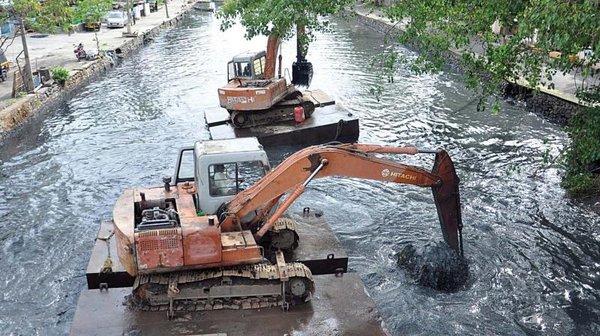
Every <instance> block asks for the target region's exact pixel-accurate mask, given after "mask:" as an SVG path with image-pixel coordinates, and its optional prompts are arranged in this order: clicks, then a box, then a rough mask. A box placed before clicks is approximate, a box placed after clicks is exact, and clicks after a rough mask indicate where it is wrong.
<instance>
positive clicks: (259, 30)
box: [219, 0, 354, 47]
mask: <svg viewBox="0 0 600 336" xmlns="http://www.w3.org/2000/svg"><path fill="white" fill-rule="evenodd" d="M353 3H354V0H311V1H308V0H226V1H225V3H224V4H223V6H222V7H221V9H220V12H219V17H221V18H222V19H223V22H222V24H221V28H222V29H228V28H229V27H231V26H232V25H233V24H235V23H236V22H237V20H238V19H239V20H240V22H241V23H242V25H244V27H245V28H246V38H248V39H251V38H253V37H255V36H258V35H266V36H269V35H276V36H277V37H279V38H281V39H287V38H290V37H291V36H292V35H293V33H294V30H293V28H294V27H295V26H296V25H300V26H302V27H305V28H306V29H307V35H306V36H307V39H310V38H312V35H311V33H310V32H311V31H314V30H322V29H324V28H326V27H327V25H328V21H327V19H326V17H327V16H328V15H331V14H335V13H338V12H339V11H341V10H342V9H344V8H346V7H348V6H350V5H351V4H353ZM304 42H305V43H304V45H305V47H306V45H307V43H308V40H306V41H304Z"/></svg>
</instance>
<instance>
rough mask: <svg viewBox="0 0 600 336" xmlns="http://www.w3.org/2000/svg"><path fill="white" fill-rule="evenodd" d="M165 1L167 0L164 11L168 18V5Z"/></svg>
mask: <svg viewBox="0 0 600 336" xmlns="http://www.w3.org/2000/svg"><path fill="white" fill-rule="evenodd" d="M167 1H169V0H165V12H166V13H167V19H168V18H169V6H167Z"/></svg>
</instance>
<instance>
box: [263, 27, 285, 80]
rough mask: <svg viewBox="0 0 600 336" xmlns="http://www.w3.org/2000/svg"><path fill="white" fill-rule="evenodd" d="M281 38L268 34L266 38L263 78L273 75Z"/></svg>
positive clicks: (269, 77)
mask: <svg viewBox="0 0 600 336" xmlns="http://www.w3.org/2000/svg"><path fill="white" fill-rule="evenodd" d="M280 43H281V40H280V39H279V36H277V35H269V38H268V39H267V50H266V54H267V55H266V56H265V61H266V63H265V79H271V78H274V77H275V66H276V65H277V51H278V50H279V44H280Z"/></svg>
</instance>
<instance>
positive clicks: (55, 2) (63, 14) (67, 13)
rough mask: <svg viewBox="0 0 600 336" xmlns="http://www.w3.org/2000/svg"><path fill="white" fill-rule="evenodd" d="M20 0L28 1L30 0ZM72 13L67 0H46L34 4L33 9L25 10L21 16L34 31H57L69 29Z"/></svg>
mask: <svg viewBox="0 0 600 336" xmlns="http://www.w3.org/2000/svg"><path fill="white" fill-rule="evenodd" d="M20 1H25V2H30V1H31V0H20ZM15 6H16V4H15ZM28 6H29V5H28ZM21 13H23V12H21ZM73 15H74V10H73V8H72V7H71V6H70V4H69V0H46V1H44V2H40V3H39V4H38V5H37V6H34V7H33V10H31V11H28V12H26V13H25V15H24V16H23V18H24V19H25V20H26V21H27V26H28V27H30V28H32V29H33V30H35V31H38V32H44V33H57V32H66V31H70V29H71V22H72V21H73Z"/></svg>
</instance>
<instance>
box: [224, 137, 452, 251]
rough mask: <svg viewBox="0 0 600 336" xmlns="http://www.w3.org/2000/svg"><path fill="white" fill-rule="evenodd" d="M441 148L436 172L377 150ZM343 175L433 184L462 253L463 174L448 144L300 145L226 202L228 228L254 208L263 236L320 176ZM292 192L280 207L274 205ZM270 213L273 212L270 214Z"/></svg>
mask: <svg viewBox="0 0 600 336" xmlns="http://www.w3.org/2000/svg"><path fill="white" fill-rule="evenodd" d="M418 153H435V155H436V156H435V163H434V166H433V169H432V171H431V172H429V171H427V170H424V169H423V168H420V167H416V166H412V165H406V164H402V163H398V162H395V161H392V160H388V159H385V158H380V157H376V156H374V154H407V155H415V154H418ZM328 176H339V177H349V178H361V179H369V180H377V181H389V182H394V183H402V184H410V185H416V186H420V187H430V188H431V189H432V191H433V196H434V200H435V204H436V208H437V212H438V217H439V220H440V224H441V228H442V233H443V236H444V240H445V241H446V243H447V244H448V245H449V246H450V247H451V248H453V249H454V250H456V251H457V252H459V253H461V254H462V240H461V229H462V221H461V212H460V196H459V190H458V182H459V179H458V177H457V176H456V172H455V170H454V164H453V163H452V160H451V159H450V156H449V155H448V153H447V152H446V151H444V150H438V151H420V150H418V149H417V148H415V147H390V146H379V145H364V144H340V145H321V146H312V147H308V148H305V149H303V150H300V151H298V152H296V153H294V154H292V155H291V156H290V157H288V158H287V159H286V160H284V161H283V162H282V163H281V164H280V165H279V166H277V167H276V168H275V169H273V170H271V171H270V172H269V173H268V174H267V175H265V176H264V177H263V178H262V179H261V180H259V181H258V182H257V183H256V184H254V185H253V186H252V187H250V188H248V189H246V190H244V191H242V192H240V193H239V194H237V195H236V196H235V197H234V198H233V199H232V200H231V201H230V202H229V203H228V204H227V206H226V211H225V212H224V216H222V217H221V219H222V221H221V226H222V230H223V231H235V230H237V229H238V228H239V227H240V226H241V225H242V223H240V219H241V218H244V217H245V216H246V215H248V214H249V213H251V212H255V214H256V216H255V218H254V219H253V220H252V222H253V223H257V222H263V221H264V223H263V225H262V226H261V228H260V229H259V230H258V232H257V233H256V237H257V239H260V238H261V237H262V236H263V235H264V234H265V233H266V232H267V231H268V230H269V229H270V228H271V227H272V226H273V225H274V223H275V221H276V220H277V219H278V218H280V217H281V216H282V215H283V214H284V212H285V211H286V210H287V209H288V208H289V207H290V206H291V205H292V204H293V202H294V201H295V200H296V199H297V198H298V197H299V196H300V195H301V194H302V193H303V192H304V190H305V188H306V186H307V184H308V183H309V182H310V181H311V180H312V179H314V178H323V177H328ZM286 193H289V194H288V196H287V197H286V198H285V200H283V201H282V202H281V204H279V206H278V207H277V210H275V211H274V212H272V214H271V215H270V216H269V214H270V213H271V211H270V210H271V209H272V208H273V207H274V206H275V205H276V204H277V201H278V200H280V199H281V197H282V196H283V195H284V194H286ZM267 217H268V218H267Z"/></svg>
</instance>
